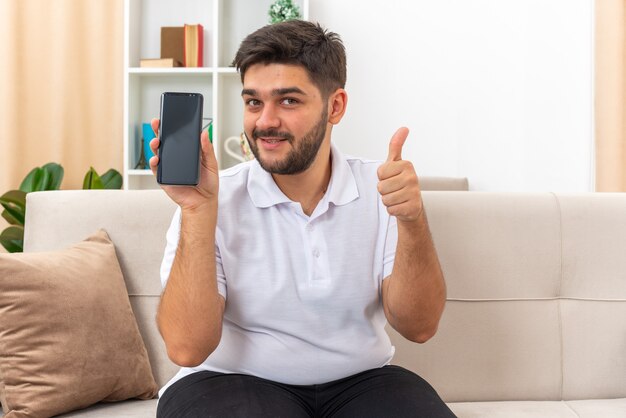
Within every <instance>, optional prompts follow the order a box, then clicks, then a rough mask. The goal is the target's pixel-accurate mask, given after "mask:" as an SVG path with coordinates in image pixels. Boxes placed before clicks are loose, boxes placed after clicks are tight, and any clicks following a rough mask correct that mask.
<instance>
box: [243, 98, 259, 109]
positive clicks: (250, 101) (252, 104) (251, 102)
mask: <svg viewBox="0 0 626 418" xmlns="http://www.w3.org/2000/svg"><path fill="white" fill-rule="evenodd" d="M245 103H246V106H248V107H259V106H260V105H261V102H260V101H259V100H257V99H248V100H246V102H245Z"/></svg>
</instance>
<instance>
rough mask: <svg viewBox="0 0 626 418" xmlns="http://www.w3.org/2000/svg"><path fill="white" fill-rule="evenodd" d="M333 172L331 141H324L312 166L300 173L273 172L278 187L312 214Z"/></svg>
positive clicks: (307, 213)
mask: <svg viewBox="0 0 626 418" xmlns="http://www.w3.org/2000/svg"><path fill="white" fill-rule="evenodd" d="M331 172H332V164H331V155H330V141H324V143H323V144H322V146H321V147H320V149H319V152H318V154H317V157H316V158H315V161H313V164H311V166H310V167H309V168H308V169H307V170H305V171H303V172H302V173H298V174H291V175H281V174H272V177H273V178H274V181H275V182H276V185H277V186H278V188H279V189H280V190H281V191H282V192H283V193H284V194H285V196H287V197H288V198H289V199H291V200H293V201H294V202H298V203H300V205H301V206H302V211H303V212H304V213H305V214H306V215H307V216H311V214H312V213H313V211H314V210H315V208H316V207H317V204H318V203H319V201H320V200H322V197H324V194H325V193H326V190H327V189H328V184H329V183H330V175H331Z"/></svg>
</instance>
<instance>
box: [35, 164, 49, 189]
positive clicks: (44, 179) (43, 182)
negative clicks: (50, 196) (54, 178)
mask: <svg viewBox="0 0 626 418" xmlns="http://www.w3.org/2000/svg"><path fill="white" fill-rule="evenodd" d="M49 181H50V172H49V171H48V170H44V169H43V168H42V169H41V179H40V181H39V183H37V184H35V189H34V190H33V192H42V191H44V190H46V186H47V185H48V182H49Z"/></svg>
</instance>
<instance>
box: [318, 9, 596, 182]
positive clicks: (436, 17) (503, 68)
mask: <svg viewBox="0 0 626 418" xmlns="http://www.w3.org/2000/svg"><path fill="white" fill-rule="evenodd" d="M310 20H312V21H319V22H320V23H321V24H322V25H323V26H325V27H327V28H329V29H330V30H332V31H334V32H337V33H339V34H340V35H341V36H342V38H343V40H344V43H345V45H346V49H347V52H348V84H347V90H348V94H349V103H348V112H347V114H346V116H345V118H344V120H343V121H342V123H341V124H340V125H339V126H338V127H336V128H335V131H334V138H335V141H336V143H337V144H338V145H339V147H340V148H341V149H342V150H343V151H344V152H347V153H350V154H353V155H360V156H365V157H369V158H378V159H381V158H385V157H386V153H387V145H388V141H389V138H390V137H391V135H392V134H393V132H394V131H395V130H396V129H397V128H398V127H400V126H403V125H404V126H408V127H409V128H410V129H411V134H410V136H409V139H408V140H407V144H406V145H405V147H404V154H403V156H404V157H405V158H406V159H410V160H412V161H413V163H414V164H415V166H416V168H417V170H418V174H420V175H444V176H466V177H468V178H469V181H470V188H471V189H472V190H490V191H492V190H493V191H558V192H579V191H582V192H584V191H591V190H592V184H593V174H592V172H593V163H592V161H593V155H592V149H593V145H592V144H593V90H592V89H593V83H592V80H593V50H592V47H593V1H592V0H401V1H395V0H389V1H386V2H382V1H376V2H374V1H363V0H361V1H359V0H341V1H338V0H311V2H310Z"/></svg>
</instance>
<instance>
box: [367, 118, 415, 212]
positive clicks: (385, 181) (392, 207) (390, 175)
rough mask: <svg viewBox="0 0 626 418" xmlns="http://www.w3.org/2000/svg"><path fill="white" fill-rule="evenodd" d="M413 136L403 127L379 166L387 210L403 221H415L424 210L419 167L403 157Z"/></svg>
mask: <svg viewBox="0 0 626 418" xmlns="http://www.w3.org/2000/svg"><path fill="white" fill-rule="evenodd" d="M408 135H409V130H408V129H407V128H400V129H398V130H397V131H396V133H395V134H394V135H393V137H391V141H389V155H388V156H387V160H386V161H385V162H384V163H383V164H382V165H381V166H380V167H379V168H378V180H379V181H378V193H380V195H381V198H382V202H383V204H384V205H385V206H386V207H387V212H389V214H390V215H391V216H395V217H396V218H397V219H398V221H399V222H414V221H417V219H418V218H419V217H420V215H421V213H422V209H423V206H422V196H421V193H420V187H419V181H418V178H417V174H416V173H415V168H413V164H411V162H410V161H405V160H403V159H402V147H403V146H404V142H405V141H406V138H407V136H408Z"/></svg>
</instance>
